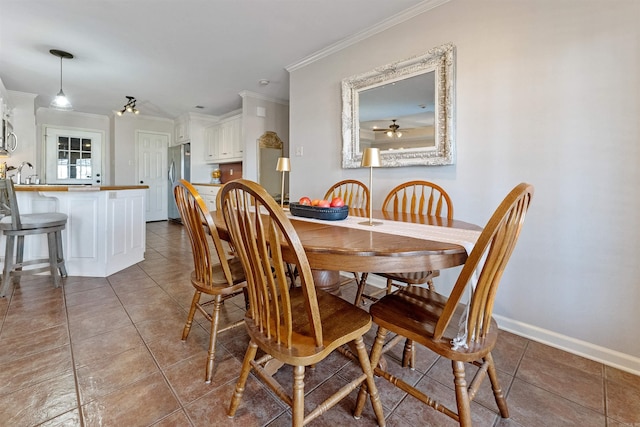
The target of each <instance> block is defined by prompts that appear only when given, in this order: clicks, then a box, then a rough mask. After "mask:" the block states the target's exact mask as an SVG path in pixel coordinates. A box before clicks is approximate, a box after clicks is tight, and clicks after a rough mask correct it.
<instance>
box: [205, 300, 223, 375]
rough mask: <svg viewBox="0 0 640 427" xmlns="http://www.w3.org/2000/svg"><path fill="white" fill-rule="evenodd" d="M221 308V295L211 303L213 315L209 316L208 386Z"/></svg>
mask: <svg viewBox="0 0 640 427" xmlns="http://www.w3.org/2000/svg"><path fill="white" fill-rule="evenodd" d="M221 308H222V295H216V296H215V299H214V302H213V314H212V315H211V333H210V336H209V353H208V354H207V371H206V375H205V382H206V383H207V384H209V383H210V382H211V378H212V377H213V365H214V362H215V358H216V341H217V340H218V326H219V323H220V309H221Z"/></svg>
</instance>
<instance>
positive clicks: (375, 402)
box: [354, 337, 385, 426]
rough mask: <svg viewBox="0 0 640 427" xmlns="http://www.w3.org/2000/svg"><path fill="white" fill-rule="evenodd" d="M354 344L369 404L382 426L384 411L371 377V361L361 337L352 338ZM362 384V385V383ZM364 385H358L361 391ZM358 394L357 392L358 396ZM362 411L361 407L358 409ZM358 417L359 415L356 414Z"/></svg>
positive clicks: (383, 423)
mask: <svg viewBox="0 0 640 427" xmlns="http://www.w3.org/2000/svg"><path fill="white" fill-rule="evenodd" d="M354 343H355V345H356V350H358V359H359V360H360V366H361V367H362V370H363V371H364V373H365V374H366V375H367V379H366V382H365V383H364V384H366V386H367V392H368V393H369V398H370V399H371V406H373V412H374V413H375V414H376V419H377V420H378V425H379V426H384V425H385V421H384V413H383V411H382V402H381V401H380V394H379V393H378V388H377V387H376V383H375V381H374V379H373V368H372V366H371V362H370V360H369V356H368V355H367V349H366V348H365V346H364V341H363V339H362V337H358V338H357V339H356V340H354ZM364 384H363V385H364ZM363 390H364V387H362V386H361V387H360V391H363ZM359 397H360V394H359V393H358V398H359ZM360 412H362V409H361V410H360ZM358 417H360V415H358Z"/></svg>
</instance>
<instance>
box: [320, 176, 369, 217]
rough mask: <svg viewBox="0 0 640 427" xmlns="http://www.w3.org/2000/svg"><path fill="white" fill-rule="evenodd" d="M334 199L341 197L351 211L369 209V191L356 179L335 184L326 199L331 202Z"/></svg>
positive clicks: (366, 210)
mask: <svg viewBox="0 0 640 427" xmlns="http://www.w3.org/2000/svg"><path fill="white" fill-rule="evenodd" d="M334 197H341V198H342V200H344V204H345V205H347V206H349V208H351V209H365V212H368V209H369V189H368V188H367V186H366V185H364V184H363V183H362V182H360V181H358V180H355V179H345V180H343V181H339V182H336V183H335V184H333V185H332V186H331V187H330V188H329V189H328V190H327V192H326V193H325V195H324V198H325V199H326V200H329V201H331V199H333V198H334Z"/></svg>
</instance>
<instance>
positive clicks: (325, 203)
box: [318, 199, 331, 208]
mask: <svg viewBox="0 0 640 427" xmlns="http://www.w3.org/2000/svg"><path fill="white" fill-rule="evenodd" d="M318 206H319V207H321V208H328V207H330V206H331V202H329V201H328V200H324V199H323V200H320V201H319V202H318Z"/></svg>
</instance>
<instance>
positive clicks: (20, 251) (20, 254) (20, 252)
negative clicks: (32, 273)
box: [13, 236, 24, 284]
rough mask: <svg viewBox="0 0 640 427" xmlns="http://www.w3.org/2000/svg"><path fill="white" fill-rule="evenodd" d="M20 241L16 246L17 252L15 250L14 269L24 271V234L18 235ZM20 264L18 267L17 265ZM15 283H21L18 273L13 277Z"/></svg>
mask: <svg viewBox="0 0 640 427" xmlns="http://www.w3.org/2000/svg"><path fill="white" fill-rule="evenodd" d="M17 241H18V243H17V246H16V252H15V256H16V262H15V264H13V269H14V270H15V271H22V263H23V262H24V236H18V240H17ZM16 266H18V267H16ZM13 283H14V284H16V283H17V284H19V283H20V275H19V274H16V275H15V277H14V278H13Z"/></svg>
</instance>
